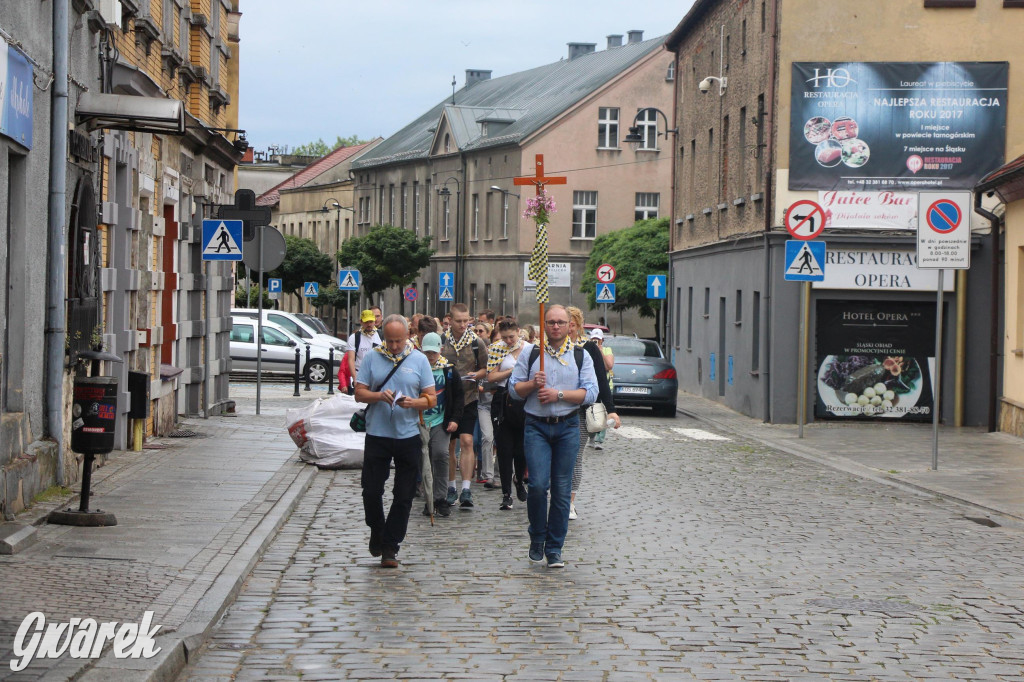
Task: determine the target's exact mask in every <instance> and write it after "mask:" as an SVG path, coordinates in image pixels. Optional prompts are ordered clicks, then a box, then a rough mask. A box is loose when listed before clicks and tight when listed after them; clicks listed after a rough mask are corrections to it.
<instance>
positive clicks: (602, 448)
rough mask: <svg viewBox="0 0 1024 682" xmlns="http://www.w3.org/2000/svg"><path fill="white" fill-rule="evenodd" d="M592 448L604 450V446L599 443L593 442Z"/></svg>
mask: <svg viewBox="0 0 1024 682" xmlns="http://www.w3.org/2000/svg"><path fill="white" fill-rule="evenodd" d="M594 449H595V450H604V446H603V445H601V444H600V443H594Z"/></svg>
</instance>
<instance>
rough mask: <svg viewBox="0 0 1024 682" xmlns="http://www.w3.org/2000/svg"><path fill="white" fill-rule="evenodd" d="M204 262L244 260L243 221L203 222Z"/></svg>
mask: <svg viewBox="0 0 1024 682" xmlns="http://www.w3.org/2000/svg"><path fill="white" fill-rule="evenodd" d="M203 260H242V221H241V220H204V221H203Z"/></svg>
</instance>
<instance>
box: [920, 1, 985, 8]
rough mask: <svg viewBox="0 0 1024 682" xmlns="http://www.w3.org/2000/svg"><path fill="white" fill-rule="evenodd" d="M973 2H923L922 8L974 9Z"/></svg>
mask: <svg viewBox="0 0 1024 682" xmlns="http://www.w3.org/2000/svg"><path fill="white" fill-rule="evenodd" d="M974 4H975V3H974V0H924V6H925V7H926V8H928V7H938V8H941V7H974Z"/></svg>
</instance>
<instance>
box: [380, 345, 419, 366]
mask: <svg viewBox="0 0 1024 682" xmlns="http://www.w3.org/2000/svg"><path fill="white" fill-rule="evenodd" d="M375 350H376V351H377V352H378V353H380V354H381V355H383V356H384V357H386V358H387V359H388V360H390V361H391V364H393V365H397V364H398V362H399V360H401V359H402V358H404V357H405V356H407V355H408V354H409V353H411V352H412V351H413V347H412V344H411V343H406V344H405V348H403V349H402V354H401V355H392V354H391V352H390V351H389V350H388V348H387V346H386V345H384V344H381V345H379V346H377V348H376V349H375Z"/></svg>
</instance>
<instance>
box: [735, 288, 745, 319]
mask: <svg viewBox="0 0 1024 682" xmlns="http://www.w3.org/2000/svg"><path fill="white" fill-rule="evenodd" d="M742 322H743V290H742V289H737V290H736V324H740V323H742Z"/></svg>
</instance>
